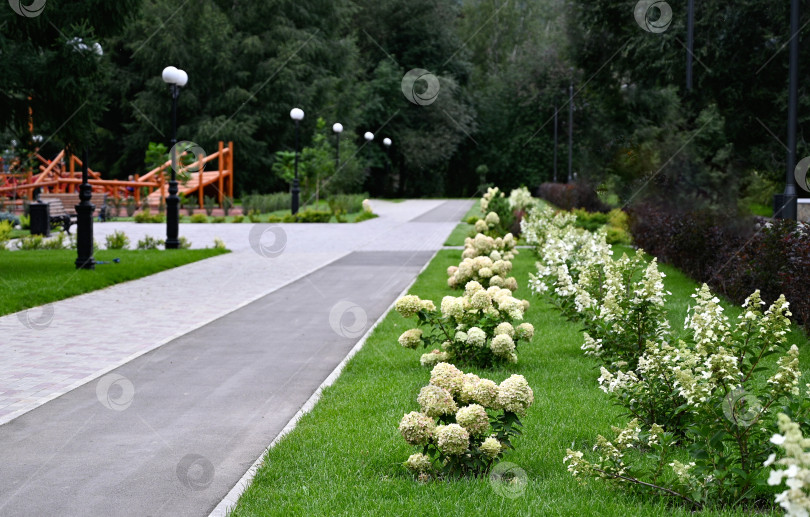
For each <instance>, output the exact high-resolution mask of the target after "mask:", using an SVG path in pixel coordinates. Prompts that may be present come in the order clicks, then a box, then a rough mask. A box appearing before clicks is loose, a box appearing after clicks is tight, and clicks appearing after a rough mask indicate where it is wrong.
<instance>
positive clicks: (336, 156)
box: [332, 122, 343, 172]
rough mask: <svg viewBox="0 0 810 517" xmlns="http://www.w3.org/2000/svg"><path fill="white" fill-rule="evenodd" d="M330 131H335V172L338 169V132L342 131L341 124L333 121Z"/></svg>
mask: <svg viewBox="0 0 810 517" xmlns="http://www.w3.org/2000/svg"><path fill="white" fill-rule="evenodd" d="M332 131H334V132H335V172H337V171H338V170H339V169H340V134H341V133H342V132H343V124H341V123H340V122H335V124H334V125H333V126H332Z"/></svg>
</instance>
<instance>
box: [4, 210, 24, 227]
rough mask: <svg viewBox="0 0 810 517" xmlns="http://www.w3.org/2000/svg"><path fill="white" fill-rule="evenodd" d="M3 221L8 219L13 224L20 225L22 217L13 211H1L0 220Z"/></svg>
mask: <svg viewBox="0 0 810 517" xmlns="http://www.w3.org/2000/svg"><path fill="white" fill-rule="evenodd" d="M1 221H8V222H9V223H11V226H18V225H19V224H20V218H19V217H17V216H16V215H14V214H12V213H11V212H0V222H1Z"/></svg>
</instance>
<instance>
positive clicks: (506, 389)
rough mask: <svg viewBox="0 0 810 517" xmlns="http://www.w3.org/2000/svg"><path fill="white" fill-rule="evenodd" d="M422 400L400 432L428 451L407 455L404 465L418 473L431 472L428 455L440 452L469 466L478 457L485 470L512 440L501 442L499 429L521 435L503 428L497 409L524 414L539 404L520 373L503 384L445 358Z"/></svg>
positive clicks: (440, 460) (515, 422)
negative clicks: (450, 362)
mask: <svg viewBox="0 0 810 517" xmlns="http://www.w3.org/2000/svg"><path fill="white" fill-rule="evenodd" d="M499 335H504V336H505V335H506V334H499ZM417 402H418V403H419V407H420V411H411V412H410V413H407V414H405V415H404V416H403V417H402V420H401V421H400V424H399V432H400V434H402V437H403V439H404V440H405V441H406V442H407V443H408V444H410V445H414V446H420V447H423V449H424V450H423V453H422V455H412V456H411V457H410V458H408V460H407V461H406V462H405V466H406V467H407V468H408V469H410V470H412V471H414V472H416V473H425V472H430V471H431V470H432V464H433V463H434V460H431V458H430V456H428V454H429V453H431V451H435V452H436V453H437V454H438V455H439V457H438V464H439V465H445V464H446V463H447V462H448V461H455V460H454V458H456V459H459V458H461V457H464V458H467V459H466V460H465V461H463V462H462V464H468V463H469V460H471V459H472V460H476V458H477V460H476V461H478V465H479V468H480V469H481V471H482V472H486V471H488V469H489V467H491V466H492V465H493V462H494V461H497V459H498V458H499V457H500V455H501V453H502V452H503V451H504V450H505V449H506V448H508V447H509V443H511V442H509V441H508V440H507V442H506V443H501V442H500V441H499V440H498V438H497V436H499V435H498V433H506V436H511V435H515V434H517V433H515V432H513V431H510V430H509V429H508V428H504V427H503V426H502V424H501V423H500V422H501V419H499V418H498V417H497V416H496V415H497V413H498V412H503V413H505V414H507V415H508V414H510V413H511V414H513V416H515V415H519V416H523V415H525V414H526V411H527V410H528V409H529V408H530V407H531V405H532V404H533V403H534V392H533V391H532V389H531V388H530V387H529V385H528V383H527V382H526V379H525V378H524V377H523V376H521V375H512V376H511V377H509V378H508V379H506V380H504V381H503V382H502V383H501V384H500V385H498V384H496V383H495V382H493V381H492V380H490V379H482V378H480V377H478V376H477V375H475V374H472V373H467V374H465V373H464V372H463V371H461V370H459V369H458V368H456V367H455V366H454V365H452V364H449V363H445V362H442V363H439V364H437V365H436V366H434V367H433V370H432V371H431V373H430V384H428V385H427V386H424V387H423V388H422V390H421V391H420V392H419V396H418V397H417ZM490 412H491V413H490ZM437 420H438V421H437ZM512 422H513V423H512V424H510V426H514V425H518V426H519V425H521V424H520V421H519V420H513V421H512ZM499 426H500V427H499ZM500 436H503V435H500ZM431 454H432V453H431ZM479 473H480V472H479Z"/></svg>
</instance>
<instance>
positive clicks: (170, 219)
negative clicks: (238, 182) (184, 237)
mask: <svg viewBox="0 0 810 517" xmlns="http://www.w3.org/2000/svg"><path fill="white" fill-rule="evenodd" d="M163 81H164V82H165V83H166V84H168V85H169V86H170V87H171V91H172V141H171V144H172V151H171V152H172V156H171V159H172V172H171V179H170V180H169V197H167V198H166V249H167V250H169V249H177V248H179V247H180V240H179V239H178V234H179V233H180V224H179V223H180V198H179V197H177V190H178V189H177V167H178V163H177V149H176V147H177V97H179V96H180V88H182V87H183V86H185V85H186V83H187V82H188V74H186V73H185V72H184V71H183V70H179V69H177V68H175V67H173V66H167V67H166V68H164V69H163Z"/></svg>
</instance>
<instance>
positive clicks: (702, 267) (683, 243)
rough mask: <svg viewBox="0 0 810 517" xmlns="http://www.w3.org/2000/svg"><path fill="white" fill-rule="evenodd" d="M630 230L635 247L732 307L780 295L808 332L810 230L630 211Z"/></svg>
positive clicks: (778, 222)
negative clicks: (730, 302) (757, 293)
mask: <svg viewBox="0 0 810 517" xmlns="http://www.w3.org/2000/svg"><path fill="white" fill-rule="evenodd" d="M631 231H632V233H633V238H634V240H635V242H636V244H638V245H639V246H641V247H643V248H644V249H645V250H647V251H648V252H650V253H652V254H653V255H655V256H657V257H658V258H659V259H660V260H661V261H662V262H666V263H669V264H672V265H674V266H676V267H678V268H679V269H681V270H682V271H684V272H685V273H686V274H687V275H689V276H691V277H692V278H694V279H696V280H698V281H700V282H706V283H708V284H709V285H710V286H711V287H712V288H714V289H716V290H717V291H719V292H721V293H723V294H725V295H726V296H728V297H729V298H730V299H732V300H734V301H735V302H737V303H742V301H743V300H745V297H746V296H747V295H748V294H750V293H752V292H753V291H755V290H759V291H760V293H761V294H762V299H763V300H764V301H765V302H766V303H773V302H774V301H775V300H776V299H777V298H778V297H779V295H780V294H783V293H784V295H785V297H786V298H787V300H788V301H789V302H790V308H791V312H792V313H793V315H794V318H795V319H796V320H797V321H799V322H801V323H803V324H804V325H805V327H807V328H810V299H808V298H807V293H808V292H810V229H808V226H807V225H806V224H804V223H796V222H795V221H790V220H775V221H770V220H767V219H763V218H756V219H742V220H741V219H735V218H723V217H720V216H718V215H716V214H711V213H708V212H691V213H679V214H674V213H667V212H664V211H661V210H658V209H656V208H655V207H651V206H638V207H635V208H634V209H633V211H632V213H631Z"/></svg>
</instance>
